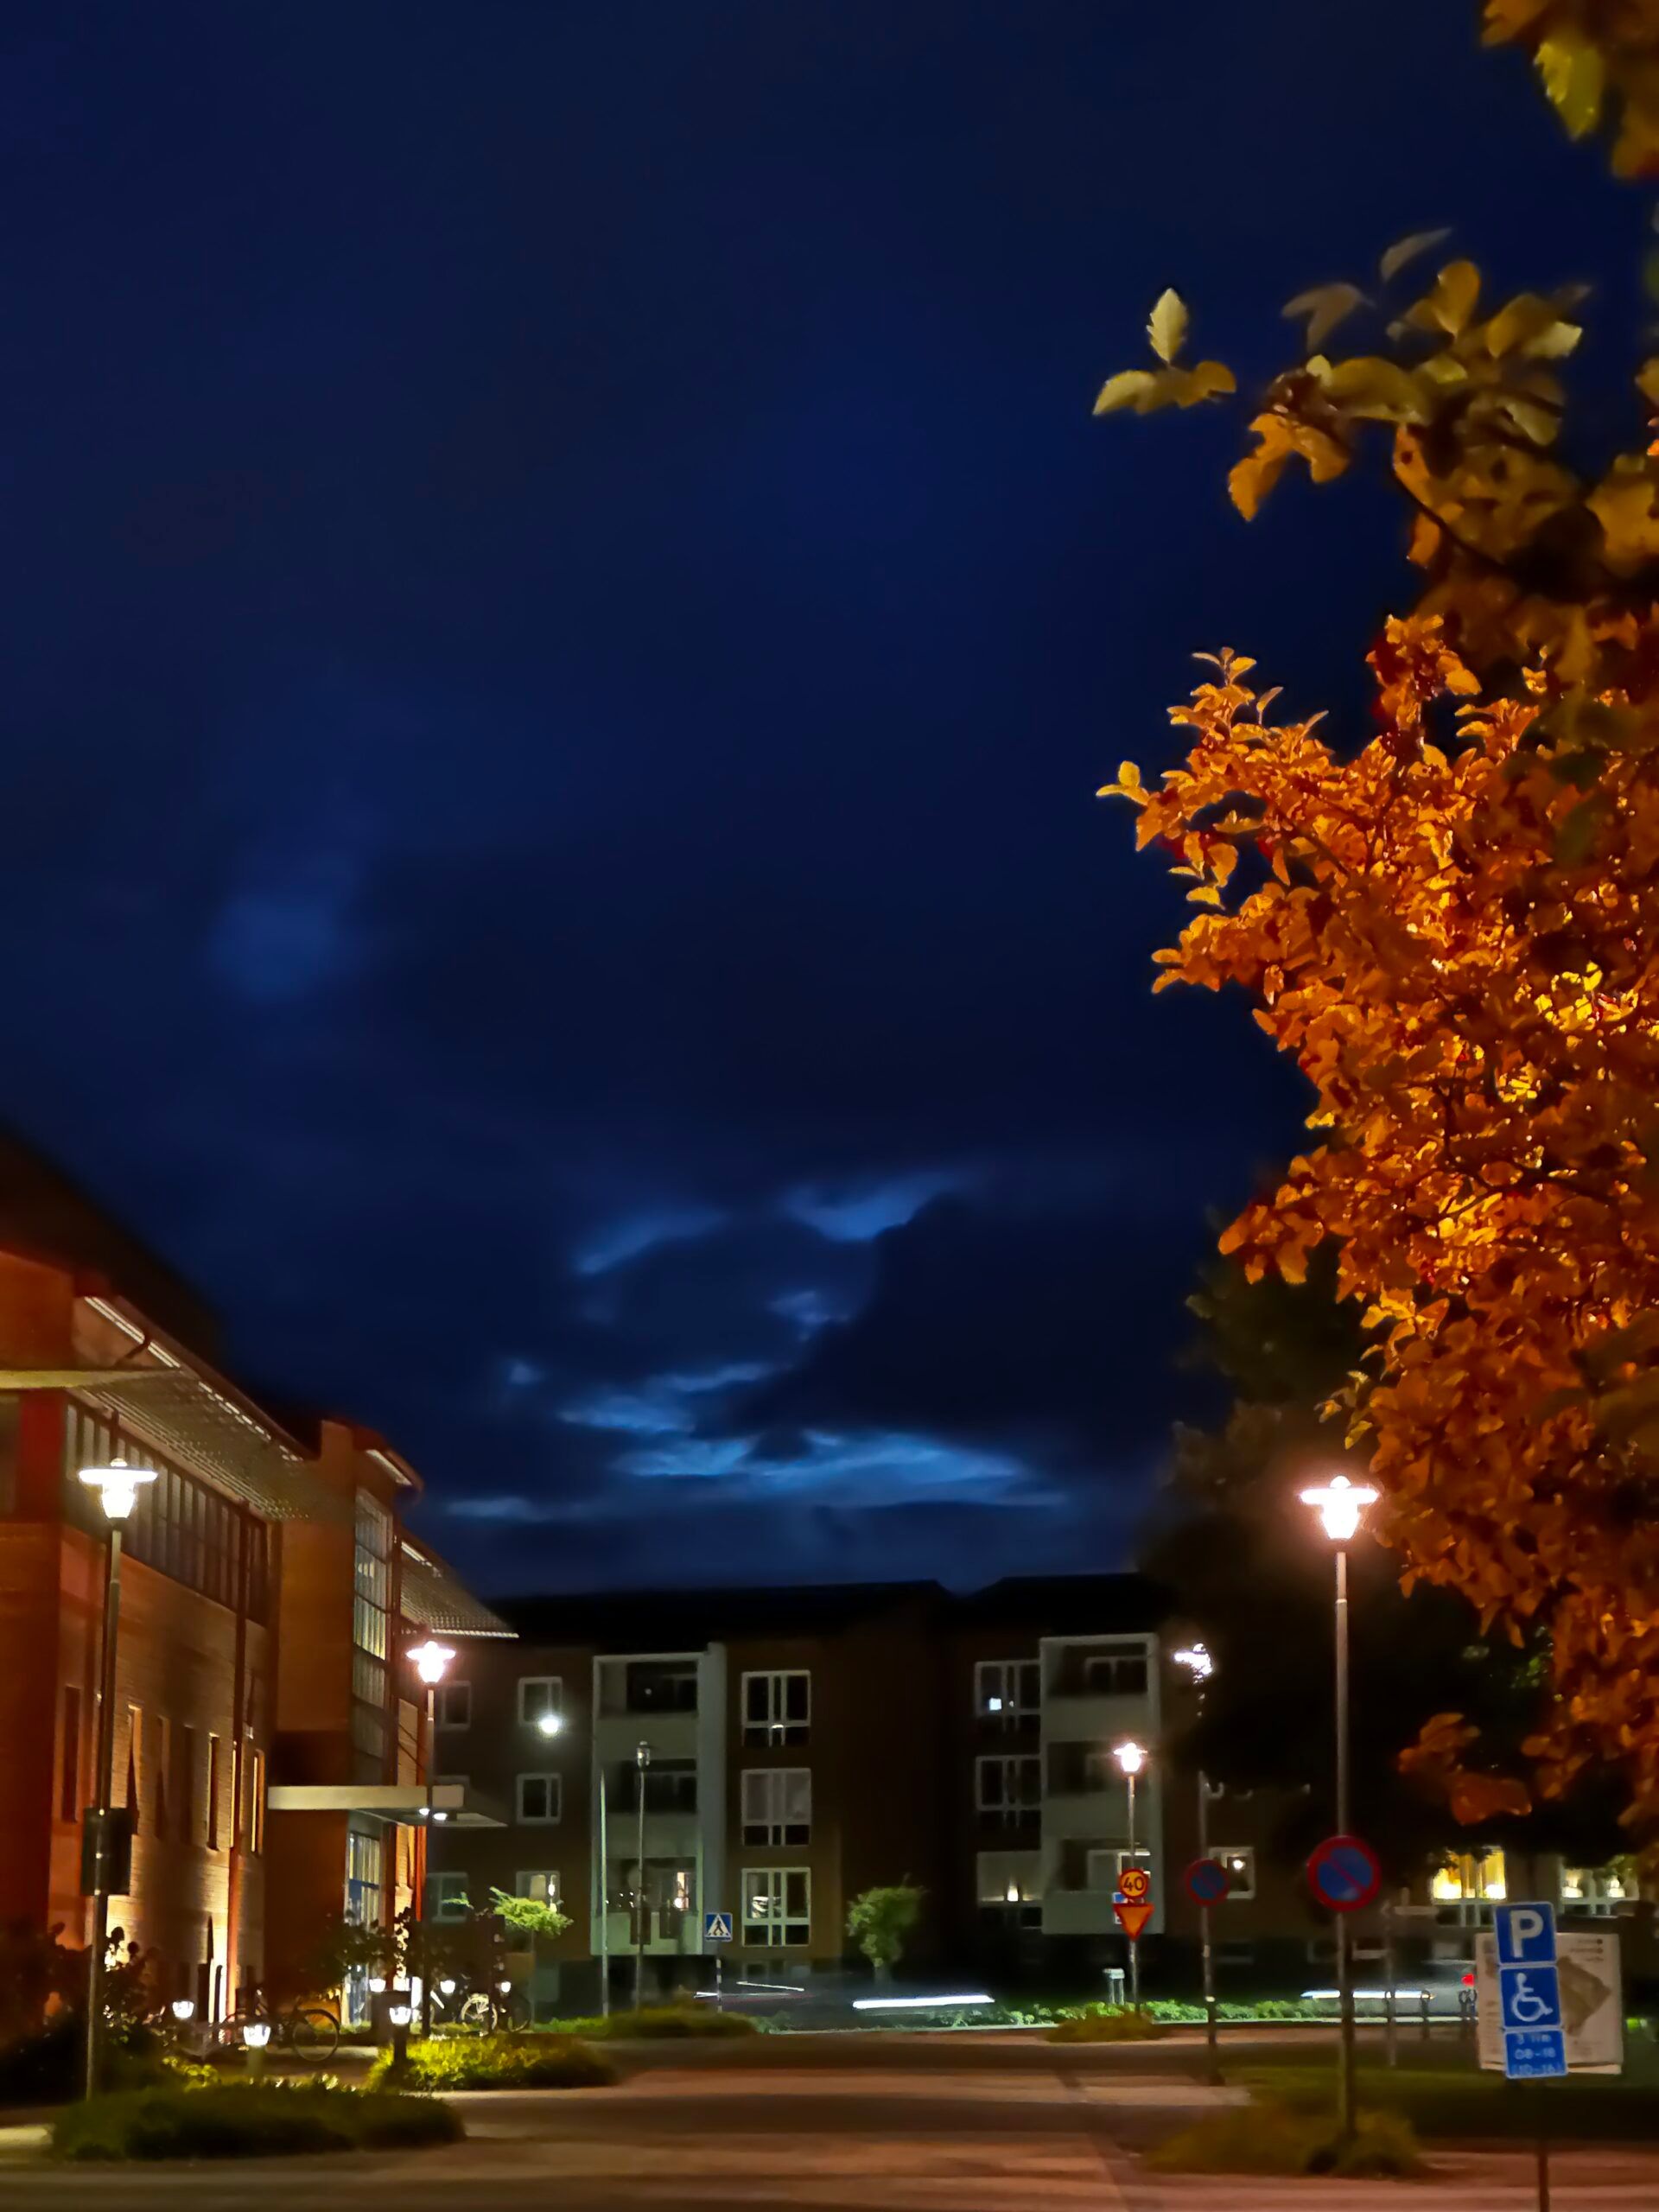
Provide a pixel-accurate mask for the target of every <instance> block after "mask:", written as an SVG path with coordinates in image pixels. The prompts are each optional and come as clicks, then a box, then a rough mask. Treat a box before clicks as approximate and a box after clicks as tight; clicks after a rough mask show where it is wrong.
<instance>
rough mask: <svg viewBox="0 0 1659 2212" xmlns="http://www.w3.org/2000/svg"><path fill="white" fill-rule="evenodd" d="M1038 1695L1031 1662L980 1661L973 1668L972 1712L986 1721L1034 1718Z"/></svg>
mask: <svg viewBox="0 0 1659 2212" xmlns="http://www.w3.org/2000/svg"><path fill="white" fill-rule="evenodd" d="M1042 1694H1043V1670H1042V1668H1041V1667H1040V1665H1039V1663H1038V1662H1037V1661H1036V1660H1035V1659H982V1660H981V1661H980V1662H979V1664H978V1665H977V1666H976V1668H975V1669H974V1710H975V1712H976V1713H981V1714H982V1715H984V1716H985V1717H986V1718H988V1719H1001V1720H1004V1721H1008V1720H1029V1719H1035V1718H1036V1715H1037V1710H1038V1707H1039V1705H1040V1704H1041V1702H1042Z"/></svg>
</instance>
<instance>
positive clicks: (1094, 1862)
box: [1089, 1843, 1152, 1893]
mask: <svg viewBox="0 0 1659 2212" xmlns="http://www.w3.org/2000/svg"><path fill="white" fill-rule="evenodd" d="M1131 1864H1133V1865H1135V1866H1144V1867H1145V1868H1146V1870H1147V1873H1148V1874H1150V1873H1151V1872H1152V1853H1151V1852H1150V1851H1149V1850H1148V1849H1147V1846H1146V1845H1145V1844H1144V1843H1137V1844H1136V1846H1135V1849H1134V1851H1133V1852H1129V1851H1127V1850H1125V1851H1119V1850H1115V1849H1110V1848H1108V1849H1105V1850H1102V1849H1099V1848H1096V1849H1095V1850H1093V1851H1091V1852H1090V1853H1089V1887H1090V1889H1091V1890H1094V1891H1101V1892H1107V1893H1110V1892H1112V1891H1116V1890H1118V1889H1119V1888H1121V1887H1122V1881H1123V1869H1124V1868H1125V1867H1126V1866H1129V1865H1131ZM1102 1874H1104V1876H1105V1877H1106V1878H1105V1880H1104V1881H1102V1880H1101V1878H1100V1877H1101V1875H1102Z"/></svg>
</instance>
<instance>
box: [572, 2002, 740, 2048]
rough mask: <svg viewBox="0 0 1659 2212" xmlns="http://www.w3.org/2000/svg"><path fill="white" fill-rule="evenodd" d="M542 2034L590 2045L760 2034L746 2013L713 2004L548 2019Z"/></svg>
mask: <svg viewBox="0 0 1659 2212" xmlns="http://www.w3.org/2000/svg"><path fill="white" fill-rule="evenodd" d="M538 2032H539V2033H542V2034H550V2035H561V2036H582V2037H584V2038H585V2039H586V2040H587V2041H588V2042H589V2043H616V2042H628V2041H631V2040H632V2039H633V2038H634V2037H662V2038H664V2039H666V2040H669V2041H673V2040H675V2039H676V2038H677V2037H682V2036H753V2035H759V2034H760V2028H759V2027H758V2026H757V2024H755V2022H754V2021H753V2020H752V2019H750V2018H749V2017H748V2015H747V2013H745V2012H715V2009H714V2007H713V2005H645V2006H643V2007H642V2008H641V2009H640V2010H639V2012H633V2011H632V2010H630V2011H628V2012H607V2013H606V2014H605V2015H604V2016H603V2018H601V2017H599V2016H597V2015H595V2016H594V2018H591V2019H582V2020H550V2021H549V2022H548V2023H547V2024H546V2026H545V2027H544V2028H543V2029H541V2030H540V2031H538Z"/></svg>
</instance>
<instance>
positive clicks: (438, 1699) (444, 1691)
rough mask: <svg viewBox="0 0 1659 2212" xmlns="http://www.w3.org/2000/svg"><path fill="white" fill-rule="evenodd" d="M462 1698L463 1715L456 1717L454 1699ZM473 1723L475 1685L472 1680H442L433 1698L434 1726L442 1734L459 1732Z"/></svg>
mask: <svg viewBox="0 0 1659 2212" xmlns="http://www.w3.org/2000/svg"><path fill="white" fill-rule="evenodd" d="M457 1697H459V1699H460V1700H461V1719H459V1720H457V1719H454V1700H455V1699H456V1698H457ZM472 1725H473V1686H472V1684H471V1683H470V1682H464V1681H463V1682H440V1683H439V1684H438V1686H437V1695H436V1696H435V1698H434V1699H433V1700H432V1726H434V1728H435V1729H436V1730H437V1732H438V1733H439V1734H440V1735H443V1734H445V1733H446V1732H449V1731H454V1732H459V1731H460V1730H461V1729H462V1728H470V1727H471V1726H472Z"/></svg>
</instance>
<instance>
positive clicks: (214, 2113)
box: [52, 2082, 466, 2160]
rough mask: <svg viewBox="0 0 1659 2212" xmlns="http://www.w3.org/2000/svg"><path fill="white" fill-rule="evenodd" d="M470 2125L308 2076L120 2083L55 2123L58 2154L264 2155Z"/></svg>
mask: <svg viewBox="0 0 1659 2212" xmlns="http://www.w3.org/2000/svg"><path fill="white" fill-rule="evenodd" d="M465 2133H466V2130H465V2129H464V2128H463V2127H462V2126H461V2121H460V2120H459V2119H458V2117H457V2116H456V2115H455V2113H453V2112H451V2111H450V2109H449V2107H448V2106H447V2105H442V2104H438V2103H436V2102H435V2101H433V2100H432V2099H430V2098H426V2097H403V2096H396V2095H391V2096H380V2097H363V2096H359V2095H358V2094H355V2093H354V2092H353V2091H352V2090H350V2089H340V2088H319V2087H317V2086H315V2084H311V2083H306V2084H303V2085H301V2086H296V2087H292V2088H290V2087H289V2086H288V2085H287V2084H286V2083H283V2082H234V2083H219V2084H217V2085H215V2086H214V2087H213V2088H163V2089H120V2090H117V2091H116V2092H114V2094H111V2095H109V2096H103V2097H94V2098H92V2100H91V2101H89V2102H87V2103H85V2104H78V2105H70V2106H69V2107H67V2109H66V2110H65V2111H63V2112H61V2113H60V2114H59V2115H58V2118H57V2120H56V2122H55V2123H54V2126H53V2130H52V2149H53V2152H54V2154H55V2155H56V2156H57V2157H58V2158H73V2159H78V2160H92V2159H113V2158H272V2157H277V2156H281V2155H283V2154H294V2153H297V2152H312V2151H354V2150H357V2149H359V2147H362V2146H370V2147H372V2148H374V2149H377V2150H381V2149H387V2148H391V2147H397V2148H404V2149H407V2148H414V2147H417V2146H423V2145H428V2144H434V2143H456V2142H459V2141H460V2140H461V2137H462V2135H464V2134H465Z"/></svg>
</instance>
